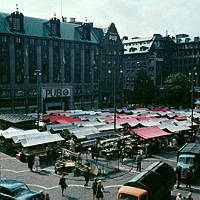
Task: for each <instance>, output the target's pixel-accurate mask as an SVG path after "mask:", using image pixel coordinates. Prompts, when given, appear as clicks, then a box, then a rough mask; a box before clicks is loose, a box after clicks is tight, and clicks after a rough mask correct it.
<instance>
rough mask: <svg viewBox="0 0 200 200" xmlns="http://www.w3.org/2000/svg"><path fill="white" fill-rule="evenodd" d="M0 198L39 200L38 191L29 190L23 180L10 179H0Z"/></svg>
mask: <svg viewBox="0 0 200 200" xmlns="http://www.w3.org/2000/svg"><path fill="white" fill-rule="evenodd" d="M0 199H5V200H10V199H17V200H39V199H40V193H39V192H35V191H32V190H30V189H29V188H28V186H27V185H26V184H25V183H23V182H20V181H16V180H10V179H9V180H1V181H0Z"/></svg>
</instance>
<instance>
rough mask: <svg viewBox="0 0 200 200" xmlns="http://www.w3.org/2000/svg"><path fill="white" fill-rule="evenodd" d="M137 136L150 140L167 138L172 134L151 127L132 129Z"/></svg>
mask: <svg viewBox="0 0 200 200" xmlns="http://www.w3.org/2000/svg"><path fill="white" fill-rule="evenodd" d="M132 131H134V132H135V133H136V134H137V135H139V136H140V137H142V138H144V139H149V138H155V137H160V136H166V135H170V133H167V132H165V131H163V130H161V129H160V128H158V127H157V126H149V127H145V128H136V129H132Z"/></svg>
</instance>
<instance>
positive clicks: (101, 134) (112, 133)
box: [87, 130, 116, 139]
mask: <svg viewBox="0 0 200 200" xmlns="http://www.w3.org/2000/svg"><path fill="white" fill-rule="evenodd" d="M115 134H116V132H115V131H114V130H109V131H104V132H100V133H96V134H92V135H88V136H87V139H95V138H101V137H107V136H111V135H115Z"/></svg>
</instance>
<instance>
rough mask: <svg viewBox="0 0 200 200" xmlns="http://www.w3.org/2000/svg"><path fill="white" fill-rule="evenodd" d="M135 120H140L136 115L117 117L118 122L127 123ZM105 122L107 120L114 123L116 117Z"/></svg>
mask: <svg viewBox="0 0 200 200" xmlns="http://www.w3.org/2000/svg"><path fill="white" fill-rule="evenodd" d="M133 121H138V120H137V119H136V118H135V117H132V118H117V119H116V123H117V124H120V125H121V124H126V123H128V122H133ZM105 122H107V123H108V124H110V123H114V119H107V120H106V121H105Z"/></svg>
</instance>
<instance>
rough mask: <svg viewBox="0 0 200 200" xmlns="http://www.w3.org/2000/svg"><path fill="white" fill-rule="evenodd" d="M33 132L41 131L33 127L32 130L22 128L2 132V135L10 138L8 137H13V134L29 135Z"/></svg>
mask: <svg viewBox="0 0 200 200" xmlns="http://www.w3.org/2000/svg"><path fill="white" fill-rule="evenodd" d="M32 133H39V131H38V130H37V129H31V130H26V131H24V130H22V129H21V130H16V131H12V132H4V133H2V136H3V137H4V138H6V139H8V138H12V137H13V136H19V135H28V134H32Z"/></svg>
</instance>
